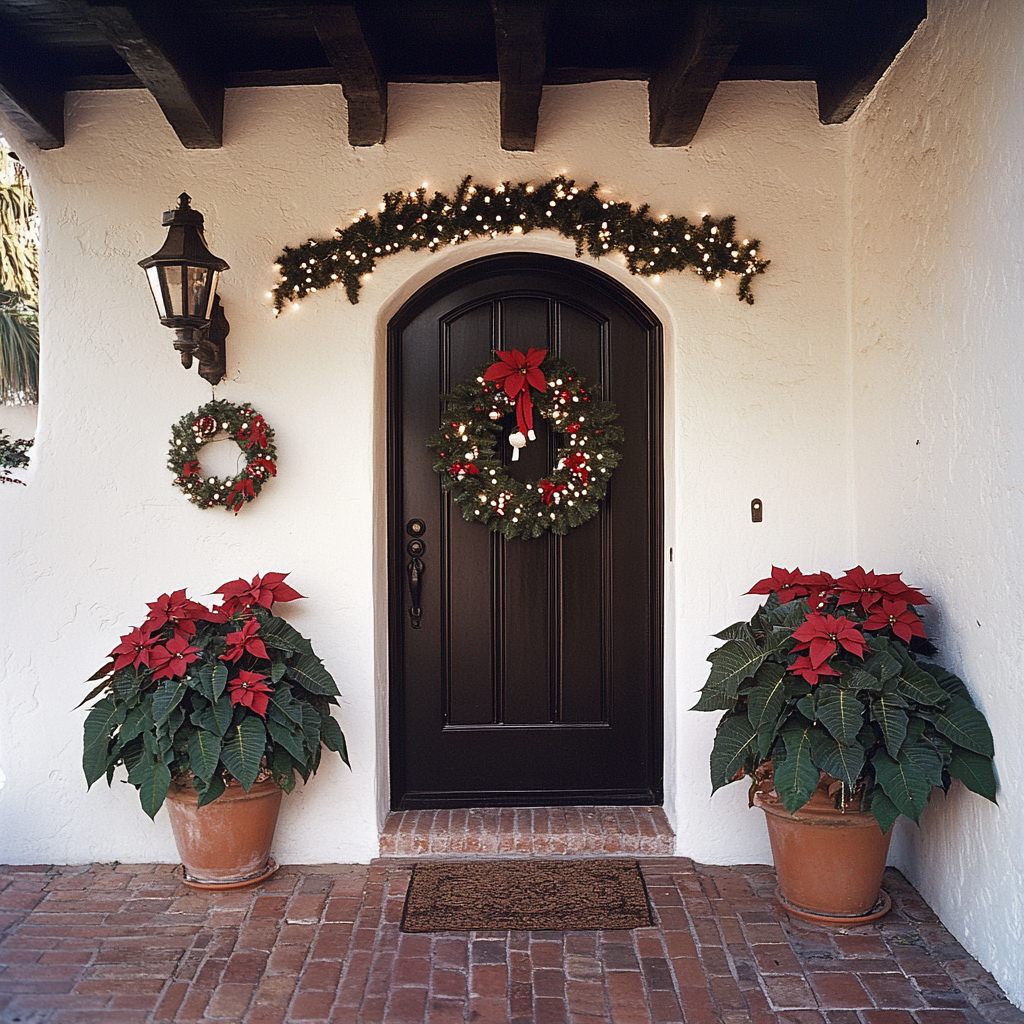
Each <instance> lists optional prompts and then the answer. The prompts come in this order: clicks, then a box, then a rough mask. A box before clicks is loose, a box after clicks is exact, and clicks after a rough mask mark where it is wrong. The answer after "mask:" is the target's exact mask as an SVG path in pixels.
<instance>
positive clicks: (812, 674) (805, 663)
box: [789, 654, 842, 686]
mask: <svg viewBox="0 0 1024 1024" xmlns="http://www.w3.org/2000/svg"><path fill="white" fill-rule="evenodd" d="M789 671H790V672H792V673H793V675H795V676H803V678H804V679H805V680H806V681H807V682H808V683H810V685H811V686H817V685H818V683H819V681H820V679H819V677H820V676H838V675H841V674H842V673H840V672H839V671H838V670H837V669H834V668H833V667H832V666H831V665H830V664H829V663H828V662H827V661H824V662H822V663H821V664H820V665H819V666H818V667H817V668H815V667H814V665H812V664H811V659H810V658H809V657H808V656H807V655H806V654H801V655H800V656H799V657H798V658H797V659H796V661H794V662H793V664H792V665H790V666H789Z"/></svg>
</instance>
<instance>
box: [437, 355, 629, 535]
mask: <svg viewBox="0 0 1024 1024" xmlns="http://www.w3.org/2000/svg"><path fill="white" fill-rule="evenodd" d="M490 365H491V364H488V366H490ZM487 368H488V367H486V366H485V367H482V368H481V369H480V372H479V373H478V374H476V376H475V377H473V378H470V379H468V380H464V381H462V382H461V383H459V384H457V385H456V386H455V388H454V389H453V390H452V391H451V393H449V394H446V395H442V396H441V397H442V401H443V402H444V403H445V420H444V423H442V425H441V427H440V428H439V429H438V430H436V431H435V432H434V433H433V434H431V435H430V437H429V438H428V439H427V448H428V449H429V450H430V451H431V452H432V453H433V455H434V457H435V459H436V461H435V463H434V471H435V472H437V473H438V474H439V475H440V477H441V486H442V487H443V488H444V489H445V490H446V491H449V492H450V493H451V494H452V498H453V500H454V501H455V503H456V504H457V505H458V506H459V509H460V510H461V512H462V517H463V519H465V520H467V521H468V522H471V523H483V524H484V525H486V526H487V527H489V528H490V529H491V530H493V531H494V532H496V533H501V534H503V535H504V536H505V537H510V538H511V537H523V538H531V537H540V536H541V535H542V534H544V533H545V532H546V531H548V530H550V531H551V532H552V533H556V534H566V533H568V532H569V531H570V530H571V529H573V528H574V527H576V526H581V525H582V524H583V523H585V522H587V520H589V519H592V518H593V517H594V516H595V515H597V513H598V511H599V510H600V503H601V500H602V499H603V498H604V496H605V493H606V491H607V490H608V483H609V481H610V479H611V475H612V471H613V470H614V469H615V467H616V466H617V465H618V464H619V461H620V460H621V458H622V457H621V455H620V454H619V452H618V451H616V449H615V447H614V445H615V444H617V443H619V442H621V441H622V440H623V434H622V430H621V428H619V427H618V426H616V425H615V422H614V421H615V419H616V418H617V417H618V412H617V411H616V409H615V404H614V403H613V402H606V401H603V400H602V399H601V398H600V395H599V392H598V389H597V388H592V387H588V386H586V380H585V378H583V377H582V376H581V375H580V374H579V372H578V371H577V370H576V369H575V367H573V366H571V365H570V364H569V363H567V362H565V361H564V360H562V359H559V358H558V357H556V356H548V357H547V358H546V359H545V360H544V361H543V362H542V363H541V365H540V370H541V372H542V373H543V374H544V378H545V380H546V382H547V389H546V390H545V391H544V392H538V393H536V394H534V395H533V407H534V408H535V409H536V410H537V411H538V412H539V413H540V414H541V416H543V417H544V419H546V420H547V421H548V423H549V424H550V425H551V427H552V429H553V430H556V431H558V432H560V433H562V434H564V435H565V438H566V443H565V444H564V445H563V446H562V447H561V448H559V449H558V454H557V456H556V457H555V465H554V467H553V468H552V470H551V472H550V473H549V474H548V476H546V477H545V478H543V479H541V480H536V481H531V482H529V483H522V482H520V481H519V480H516V479H515V478H514V477H513V476H512V475H511V473H509V471H508V469H507V468H506V466H505V464H504V462H503V461H502V459H501V458H500V456H499V455H498V452H497V446H498V443H499V441H500V440H501V437H502V434H503V432H504V427H505V422H506V418H509V419H510V421H511V422H514V421H515V415H516V403H515V401H514V400H513V399H511V398H509V396H508V395H507V394H506V393H505V391H504V390H503V389H502V388H501V386H500V385H499V384H498V383H496V382H494V381H491V380H486V379H485V377H484V374H485V372H486V371H487Z"/></svg>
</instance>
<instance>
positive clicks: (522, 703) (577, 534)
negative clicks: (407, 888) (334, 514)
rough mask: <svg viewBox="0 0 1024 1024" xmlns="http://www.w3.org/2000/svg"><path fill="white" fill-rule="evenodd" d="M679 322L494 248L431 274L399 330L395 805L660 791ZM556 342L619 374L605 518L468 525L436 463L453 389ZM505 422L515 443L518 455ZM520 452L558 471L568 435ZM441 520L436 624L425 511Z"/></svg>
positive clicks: (599, 279) (581, 363)
mask: <svg viewBox="0 0 1024 1024" xmlns="http://www.w3.org/2000/svg"><path fill="white" fill-rule="evenodd" d="M660 345H661V334H660V328H659V326H658V324H657V322H656V321H655V320H654V318H653V317H652V316H651V314H650V313H649V312H648V311H647V310H646V309H644V308H643V307H641V306H640V305H639V304H638V303H637V301H636V300H635V299H634V298H633V297H632V296H631V295H630V294H629V293H628V292H626V291H625V290H624V289H622V288H620V286H618V285H617V284H615V283H613V282H610V281H609V280H608V279H607V278H605V277H604V276H603V275H600V274H598V273H597V272H596V271H593V270H592V269H590V268H588V267H586V266H584V265H582V264H579V263H575V262H573V261H568V260H562V259H557V258H555V257H547V256H539V255H514V256H500V257H489V258H486V259H484V260H479V261H477V262H475V263H472V264H469V265H467V266H464V267H461V268H458V269H457V270H455V271H451V272H449V273H446V274H444V275H441V276H440V277H439V278H437V279H435V281H433V282H431V284H430V285H428V286H427V287H426V288H425V289H423V290H422V291H421V292H419V293H418V294H417V295H416V296H414V297H413V298H412V299H411V300H410V301H409V302H408V303H407V304H406V305H405V306H404V307H403V309H402V310H401V311H400V312H399V313H398V315H397V316H396V317H395V318H394V320H393V321H392V323H391V324H390V325H389V338H388V346H389V348H388V373H389V480H390V492H389V537H390V540H389V581H390V605H391V638H390V639H391V762H392V763H391V770H392V805H393V806H394V807H396V808H398V807H432V806H438V807H441V806H488V805H515V804H518V805H525V804H554V803H630V802H633V803H652V802H660V799H661V779H662V768H661V670H662V661H661V642H662V623H661V603H660V595H661V564H662V558H661V436H660V422H661V405H660V380H661V376H660V374H661V369H660ZM531 346H534V347H537V348H546V349H548V350H549V351H551V352H553V353H557V354H559V355H561V357H562V358H563V359H565V360H566V361H567V362H569V363H571V364H572V365H574V366H575V367H576V368H577V369H578V370H579V371H580V373H581V374H582V375H583V376H585V377H586V378H587V379H588V381H589V382H590V383H591V384H592V385H594V384H600V385H601V386H602V388H603V391H604V394H605V396H606V397H607V398H609V399H610V400H611V401H614V402H615V403H616V405H617V408H618V412H619V423H620V425H621V426H622V428H623V430H624V432H625V441H624V443H623V445H622V448H621V450H622V453H623V456H624V457H623V461H622V463H621V464H620V466H619V467H618V468H617V469H616V470H615V474H614V476H613V478H612V481H611V484H610V486H609V489H608V493H607V496H606V498H605V502H604V505H603V507H602V510H601V512H600V514H599V515H598V516H596V517H595V518H593V519H592V520H590V521H589V522H588V523H586V524H584V525H583V526H581V527H578V528H576V529H574V530H572V531H571V532H570V533H569V534H568V535H566V536H565V537H557V536H555V535H552V534H547V535H545V536H543V537H540V538H536V539H532V540H518V539H517V540H506V539H505V538H503V537H501V536H500V535H498V534H495V533H492V532H491V531H489V530H487V529H486V528H485V527H483V526H482V525H481V524H479V523H468V522H466V521H465V520H464V519H463V518H462V516H461V514H460V512H459V509H458V508H457V507H456V506H454V505H453V504H452V502H451V500H450V498H449V497H448V496H447V495H446V494H445V493H444V492H443V491H442V489H441V486H440V480H439V478H438V476H437V474H436V473H434V471H433V470H432V468H431V457H430V454H429V452H428V451H427V449H426V447H425V441H426V438H427V437H428V436H429V435H430V434H431V433H432V432H433V431H434V430H436V429H437V426H438V424H439V423H440V422H441V415H442V407H441V403H440V400H439V395H440V394H441V393H442V392H444V391H447V390H449V389H450V388H451V387H452V386H454V385H455V384H456V383H458V382H459V381H460V380H462V379H464V378H466V377H469V376H471V375H473V374H475V373H477V372H479V370H480V368H481V367H482V366H484V365H486V364H487V363H488V362H490V361H491V360H492V359H493V356H492V354H491V353H492V350H493V349H499V348H500V349H509V348H520V349H523V350H524V351H525V350H526V349H528V348H530V347H531ZM515 429H516V426H515V420H514V417H509V418H508V422H507V423H506V424H505V432H504V438H503V442H502V445H501V448H502V451H503V452H504V453H505V455H504V456H503V458H506V459H507V458H508V453H510V451H511V449H510V448H509V446H508V444H507V440H505V439H507V436H508V434H509V433H511V432H512V431H514V430H515ZM535 430H536V433H537V440H536V441H535V442H531V443H530V444H528V445H527V446H526V448H525V449H523V450H522V454H521V458H520V461H518V462H516V463H512V462H510V461H509V462H508V465H509V469H510V471H511V472H512V473H513V474H514V475H515V476H516V477H517V478H518V479H520V480H523V481H527V480H536V479H539V478H541V477H544V476H547V475H548V474H549V473H550V471H551V467H552V466H553V464H554V455H555V452H556V450H557V448H558V440H559V436H558V435H557V434H555V433H554V432H552V431H551V430H549V429H548V425H547V422H546V421H545V420H544V419H543V418H542V417H539V416H538V417H536V418H535ZM412 519H420V520H422V521H423V523H424V524H425V527H426V528H425V532H424V533H423V535H422V538H421V539H422V541H423V543H424V544H425V551H424V552H423V554H422V556H421V557H422V562H423V565H424V567H425V569H424V574H423V587H422V599H421V607H422V613H423V614H422V620H421V622H420V626H419V628H414V627H413V623H412V620H411V618H410V616H409V608H410V590H409V586H408V581H407V575H406V566H407V564H408V562H409V560H410V558H411V557H412V556H411V555H410V553H409V551H408V544H409V541H410V535H409V533H408V532H407V529H406V527H407V523H408V522H409V521H410V520H412Z"/></svg>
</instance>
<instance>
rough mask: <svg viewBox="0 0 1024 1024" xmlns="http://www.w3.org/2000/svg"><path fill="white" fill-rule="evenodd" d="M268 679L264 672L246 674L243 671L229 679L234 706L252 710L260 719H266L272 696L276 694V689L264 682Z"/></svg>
mask: <svg viewBox="0 0 1024 1024" xmlns="http://www.w3.org/2000/svg"><path fill="white" fill-rule="evenodd" d="M266 678H267V677H266V676H265V675H264V674H263V673H262V672H246V671H245V670H244V669H243V670H242V671H241V672H239V673H238V676H237V677H236V678H234V679H229V680H228V695H229V696H230V697H231V704H232V706H234V705H236V704H242V705H243V706H245V707H247V708H252V710H253V711H255V712H256V714H257V715H259V716H260V718H266V717H267V705H268V704H269V703H270V695H271V694H272V693H273V692H274V688H273V687H272V686H269V685H268V684H267V683H265V682H264V680H265V679H266Z"/></svg>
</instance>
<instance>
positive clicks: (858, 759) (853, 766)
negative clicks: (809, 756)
mask: <svg viewBox="0 0 1024 1024" xmlns="http://www.w3.org/2000/svg"><path fill="white" fill-rule="evenodd" d="M812 743H813V746H814V749H813V751H812V753H813V754H814V760H815V762H816V763H817V765H818V767H819V768H820V769H821V770H822V771H823V772H827V773H828V774H829V775H831V776H832V777H833V778H836V779H841V780H842V781H843V783H845V785H846V788H847V789H850V790H852V789H853V788H854V786H855V785H856V784H857V780H858V779H859V778H860V773H861V769H863V767H864V748H863V747H862V746H861V745H860V744H859V743H850V744H845V743H838V742H837V741H836V740H835V738H834V737H833V736H830V735H828V734H827V733H821V734H820V735H818V734H815V735H814V736H812Z"/></svg>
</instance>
